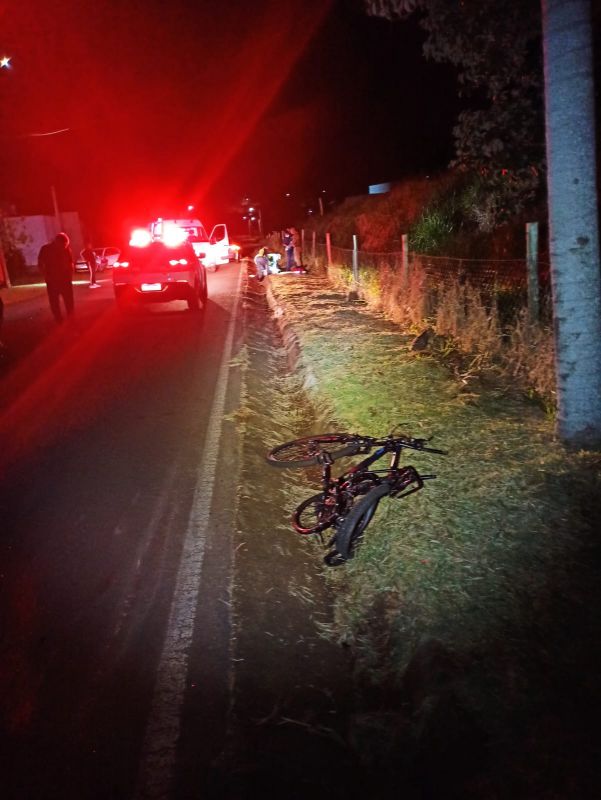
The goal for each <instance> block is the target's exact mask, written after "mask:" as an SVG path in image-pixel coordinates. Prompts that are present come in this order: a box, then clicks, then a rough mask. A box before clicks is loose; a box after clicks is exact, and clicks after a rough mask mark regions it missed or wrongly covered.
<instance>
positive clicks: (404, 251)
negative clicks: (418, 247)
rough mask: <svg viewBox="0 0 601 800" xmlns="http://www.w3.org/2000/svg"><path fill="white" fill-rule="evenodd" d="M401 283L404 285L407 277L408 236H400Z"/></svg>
mask: <svg viewBox="0 0 601 800" xmlns="http://www.w3.org/2000/svg"><path fill="white" fill-rule="evenodd" d="M401 270H402V272H401V283H402V285H403V286H406V285H407V283H408V279H409V236H408V235H407V234H406V233H404V234H403V235H402V236H401Z"/></svg>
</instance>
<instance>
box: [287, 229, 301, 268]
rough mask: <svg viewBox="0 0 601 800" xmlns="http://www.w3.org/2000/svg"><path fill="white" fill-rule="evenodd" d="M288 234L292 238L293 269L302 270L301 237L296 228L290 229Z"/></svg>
mask: <svg viewBox="0 0 601 800" xmlns="http://www.w3.org/2000/svg"><path fill="white" fill-rule="evenodd" d="M290 234H291V236H292V254H293V260H294V268H295V269H302V266H303V254H302V252H301V237H300V233H299V232H298V231H297V230H296V228H290Z"/></svg>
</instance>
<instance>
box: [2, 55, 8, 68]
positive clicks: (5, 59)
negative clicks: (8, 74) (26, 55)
mask: <svg viewBox="0 0 601 800" xmlns="http://www.w3.org/2000/svg"><path fill="white" fill-rule="evenodd" d="M0 69H10V56H2V58H0Z"/></svg>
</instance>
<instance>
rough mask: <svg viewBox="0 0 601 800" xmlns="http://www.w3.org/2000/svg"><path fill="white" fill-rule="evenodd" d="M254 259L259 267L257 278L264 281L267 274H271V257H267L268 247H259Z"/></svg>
mask: <svg viewBox="0 0 601 800" xmlns="http://www.w3.org/2000/svg"><path fill="white" fill-rule="evenodd" d="M254 260H255V267H256V268H257V278H258V279H259V280H260V281H262V280H263V278H264V277H265V276H266V275H269V258H268V257H267V248H266V247H261V248H259V251H258V253H257V255H256V256H255V259H254Z"/></svg>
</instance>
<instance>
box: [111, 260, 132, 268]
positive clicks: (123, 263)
mask: <svg viewBox="0 0 601 800" xmlns="http://www.w3.org/2000/svg"><path fill="white" fill-rule="evenodd" d="M113 266H114V267H129V261H115V263H114V264H113Z"/></svg>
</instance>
